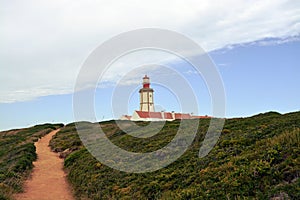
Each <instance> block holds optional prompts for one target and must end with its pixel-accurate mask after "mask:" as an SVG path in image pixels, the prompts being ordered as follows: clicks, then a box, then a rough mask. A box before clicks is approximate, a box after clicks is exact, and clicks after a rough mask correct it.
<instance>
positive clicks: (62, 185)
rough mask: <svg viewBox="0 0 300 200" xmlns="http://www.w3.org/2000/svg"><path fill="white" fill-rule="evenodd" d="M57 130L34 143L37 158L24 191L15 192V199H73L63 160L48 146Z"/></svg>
mask: <svg viewBox="0 0 300 200" xmlns="http://www.w3.org/2000/svg"><path fill="white" fill-rule="evenodd" d="M58 131H59V129H58V130H54V131H52V132H50V133H49V134H47V135H46V136H44V137H42V138H41V139H40V140H39V141H37V142H36V143H34V145H35V146H36V153H37V155H38V159H37V161H36V162H33V164H34V168H33V171H32V174H31V178H29V179H28V180H27V181H25V187H24V188H25V192H24V193H19V194H16V196H15V198H16V199H17V200H74V198H73V196H72V193H71V190H70V187H69V185H68V182H67V180H66V174H65V172H64V171H63V162H64V161H63V159H60V158H59V157H58V154H57V153H54V152H52V151H51V149H50V147H49V146H48V145H49V141H50V140H51V138H52V136H53V135H55V134H56V133H57V132H58Z"/></svg>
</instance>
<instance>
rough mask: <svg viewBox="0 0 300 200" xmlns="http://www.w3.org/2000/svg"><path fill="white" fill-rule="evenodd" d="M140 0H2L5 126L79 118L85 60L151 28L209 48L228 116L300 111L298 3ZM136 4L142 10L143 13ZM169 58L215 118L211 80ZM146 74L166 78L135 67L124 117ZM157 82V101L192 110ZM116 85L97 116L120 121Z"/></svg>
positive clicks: (0, 126)
mask: <svg viewBox="0 0 300 200" xmlns="http://www.w3.org/2000/svg"><path fill="white" fill-rule="evenodd" d="M99 2H100V3H99ZM133 2H134V4H132V5H129V4H128V5H127V4H126V5H121V4H122V3H120V2H119V1H109V2H108V1H89V3H85V1H77V2H76V3H73V4H72V2H71V1H70V2H69V1H43V2H36V1H27V2H26V4H25V3H24V2H22V1H8V2H3V3H1V4H2V5H3V6H1V8H0V9H1V12H0V13H1V14H0V15H1V21H0V24H1V26H2V27H3V31H2V32H1V33H0V36H1V38H2V40H3V45H1V47H0V63H1V65H0V70H1V74H0V80H1V86H0V88H1V93H0V113H1V115H0V130H7V129H11V128H18V127H27V126H31V125H35V124H39V123H44V122H62V123H69V122H72V121H74V117H73V109H72V91H73V87H74V84H75V80H76V77H77V74H78V72H79V70H80V67H81V66H82V63H83V62H84V60H85V59H86V58H87V57H88V55H89V54H90V53H91V52H92V51H93V49H95V48H96V47H97V46H98V45H99V44H101V43H102V42H103V41H105V40H107V39H109V38H111V37H112V36H114V35H116V34H119V33H121V32H123V31H128V30H132V29H137V28H144V27H157V28H166V29H170V30H174V31H178V32H180V33H182V34H185V35H186V36H188V37H190V38H191V39H193V40H194V41H196V42H198V43H199V44H200V45H201V46H202V47H203V48H204V49H205V50H206V51H207V52H208V54H209V55H210V57H211V59H212V60H213V62H214V63H215V65H216V67H217V68H218V70H219V72H220V74H221V77H222V79H223V83H224V88H225V91H226V117H238V116H250V115H253V114H257V113H261V112H267V111H278V112H282V113H286V112H292V111H298V110H300V103H299V102H300V101H299V99H300V89H299V88H300V87H299V86H300V60H299V53H298V52H300V18H299V13H300V5H299V3H297V2H296V1H280V0H278V1H272V2H267V1H265V2H261V1H256V2H254V3H253V2H251V3H249V2H246V1H244V2H243V1H230V2H228V3H231V4H230V5H233V6H231V7H230V8H228V7H220V6H219V4H218V2H217V1H216V2H215V1H174V2H173V3H172V5H170V4H169V3H167V2H165V1H151V2H147V3H146V2H143V3H139V2H136V1H133ZM134 10H139V11H140V13H144V14H143V15H139V17H138V16H137V15H135V14H132V13H133V11H134ZM104 11H105V12H104ZM108 11H111V12H108ZM232 13H235V14H234V15H233V14H232ZM154 14H155V15H154ZM103 19H105V20H103ZM175 22H176V23H175ZM127 61H128V62H127ZM127 61H126V59H125V60H123V63H122V67H123V68H124V66H125V67H126V65H128V64H132V62H133V63H134V61H132V59H131V60H130V59H129V60H127ZM165 64H166V63H165ZM167 64H168V65H169V66H171V67H174V68H176V69H177V70H178V71H179V72H180V73H181V74H182V75H184V76H186V78H187V79H188V80H189V81H190V83H191V85H192V88H193V89H194V91H195V94H196V97H197V98H198V101H199V112H198V114H201V115H205V114H208V115H210V114H211V106H212V105H211V101H210V96H209V92H208V91H207V88H206V86H205V82H204V81H203V80H202V79H201V78H200V79H199V77H196V76H195V74H193V73H192V72H191V73H189V70H187V68H188V66H186V65H187V64H186V63H184V62H182V61H178V62H172V63H167ZM119 69H120V68H118V66H116V68H115V71H112V73H111V74H109V75H108V80H109V81H110V82H115V81H116V80H117V78H116V77H115V76H114V75H115V74H118V73H117V72H118V71H119ZM143 73H147V74H149V75H152V77H151V78H152V79H153V80H154V82H155V78H158V77H160V76H165V75H164V74H160V75H157V74H155V71H151V70H149V72H147V69H145V70H143V71H141V72H139V73H134V71H133V74H134V76H129V77H132V78H131V81H132V82H130V88H135V89H134V90H132V96H131V98H130V100H129V104H128V109H127V113H124V114H131V113H132V111H133V110H135V109H138V93H137V91H138V88H139V86H140V85H139V84H140V82H141V76H142V74H143ZM153 76H154V77H153ZM170 76H171V75H169V77H170ZM170 80H171V79H170ZM152 86H153V88H154V90H155V99H154V100H155V103H156V104H158V105H160V106H162V107H163V109H165V110H167V111H172V110H175V111H183V112H194V110H193V108H187V109H186V110H180V106H179V104H178V102H177V101H176V96H174V95H172V94H171V93H170V91H168V90H167V89H166V88H164V87H161V86H159V85H158V84H155V83H153V84H152ZM124 88H125V89H126V85H125V86H124ZM112 89H113V87H111V85H108V86H106V87H102V88H98V89H97V91H96V93H95V100H96V101H95V102H96V103H95V108H96V116H97V119H98V120H105V119H110V118H113V115H112V112H111V109H110V108H111V99H110V94H111V93H112V91H113V90H112Z"/></svg>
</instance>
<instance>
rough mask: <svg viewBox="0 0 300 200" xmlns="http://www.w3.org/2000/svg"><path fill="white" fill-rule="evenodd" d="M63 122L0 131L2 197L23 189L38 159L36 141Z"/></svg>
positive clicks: (0, 189) (8, 196) (9, 196)
mask: <svg viewBox="0 0 300 200" xmlns="http://www.w3.org/2000/svg"><path fill="white" fill-rule="evenodd" d="M61 126H63V124H43V125H37V126H34V127H31V128H24V129H18V130H10V131H4V132H0V199H1V200H2V199H11V198H12V194H13V193H17V192H21V191H22V190H23V187H22V186H23V182H24V180H25V179H26V178H27V176H28V175H29V173H30V171H31V169H32V167H33V165H32V162H33V161H35V160H36V158H37V155H36V151H35V146H34V142H35V141H37V140H38V139H39V138H41V137H42V136H44V135H46V134H48V133H50V132H51V131H52V130H55V129H57V128H59V127H61Z"/></svg>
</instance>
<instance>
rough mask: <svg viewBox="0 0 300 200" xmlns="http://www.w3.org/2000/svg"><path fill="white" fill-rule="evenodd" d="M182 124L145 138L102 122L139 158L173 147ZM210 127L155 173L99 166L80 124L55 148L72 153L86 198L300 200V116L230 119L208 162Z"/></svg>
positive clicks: (69, 165) (69, 158) (68, 164)
mask: <svg viewBox="0 0 300 200" xmlns="http://www.w3.org/2000/svg"><path fill="white" fill-rule="evenodd" d="M190 123H193V121H192V120H191V121H190ZM138 124H139V125H141V126H143V125H146V124H147V123H145V122H138ZM179 124H180V122H179V121H173V122H167V123H166V125H165V126H164V128H163V129H162V131H161V132H160V133H158V134H157V135H155V136H153V137H151V138H147V139H137V138H133V137H131V136H129V135H126V134H125V133H124V132H122V131H121V130H119V128H118V127H117V126H116V124H115V123H114V122H113V121H110V122H102V123H100V125H101V126H102V127H103V129H104V130H105V131H106V134H107V135H108V137H109V138H110V140H111V141H112V142H113V143H115V144H116V145H118V146H120V147H122V148H124V149H127V150H131V151H135V152H149V151H153V150H156V149H159V148H160V147H162V146H164V145H166V144H167V143H168V142H169V141H170V140H171V139H172V137H173V136H174V135H175V134H176V131H177V129H178V126H179ZM208 124H209V120H208V119H203V120H200V127H199V130H198V133H197V137H196V139H195V140H194V143H193V144H192V146H191V147H190V148H189V149H188V150H187V151H186V153H185V154H184V155H183V156H181V157H180V159H178V160H177V161H176V162H174V163H172V164H171V165H169V166H168V167H166V168H163V169H161V170H159V171H156V172H152V173H145V174H131V173H124V172H119V171H116V170H113V169H111V168H109V167H107V166H105V165H103V164H101V163H99V162H98V161H97V160H96V159H95V158H94V157H93V156H91V155H90V153H89V152H88V151H87V150H86V149H85V148H84V147H83V146H82V144H81V141H80V140H79V137H78V135H77V132H76V129H75V126H74V124H69V125H67V126H66V127H64V128H62V129H61V131H60V132H58V133H57V135H56V136H55V137H54V138H53V139H52V140H51V147H52V149H53V150H55V151H57V152H62V151H64V152H63V153H62V154H61V155H62V157H66V158H65V162H64V165H65V168H66V170H67V171H68V180H69V181H70V183H71V184H72V185H73V187H74V190H75V193H76V195H77V197H78V199H81V198H89V199H119V198H122V199H235V198H237V199H239V198H241V199H243V197H249V198H257V199H270V198H273V197H281V198H289V199H300V180H299V176H300V157H299V155H300V112H295V113H289V114H285V115H281V114H279V113H275V112H270V113H266V114H260V115H256V116H253V117H249V118H239V119H228V120H226V123H225V126H224V130H223V132H222V135H221V137H220V139H219V141H218V143H217V145H216V146H215V148H214V149H213V150H212V151H211V152H210V153H209V155H208V156H206V157H205V158H202V159H200V158H199V157H198V151H199V147H200V144H201V141H202V140H203V137H204V135H205V133H206V130H207V127H208ZM71 152H72V153H71Z"/></svg>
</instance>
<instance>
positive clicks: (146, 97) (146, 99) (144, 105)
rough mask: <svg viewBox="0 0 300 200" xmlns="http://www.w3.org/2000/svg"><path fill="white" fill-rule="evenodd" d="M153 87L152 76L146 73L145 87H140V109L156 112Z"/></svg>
mask: <svg viewBox="0 0 300 200" xmlns="http://www.w3.org/2000/svg"><path fill="white" fill-rule="evenodd" d="M153 92H154V91H153V89H152V88H150V78H149V77H148V76H147V75H145V76H144V78H143V88H141V89H140V111H144V112H154V101H153Z"/></svg>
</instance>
